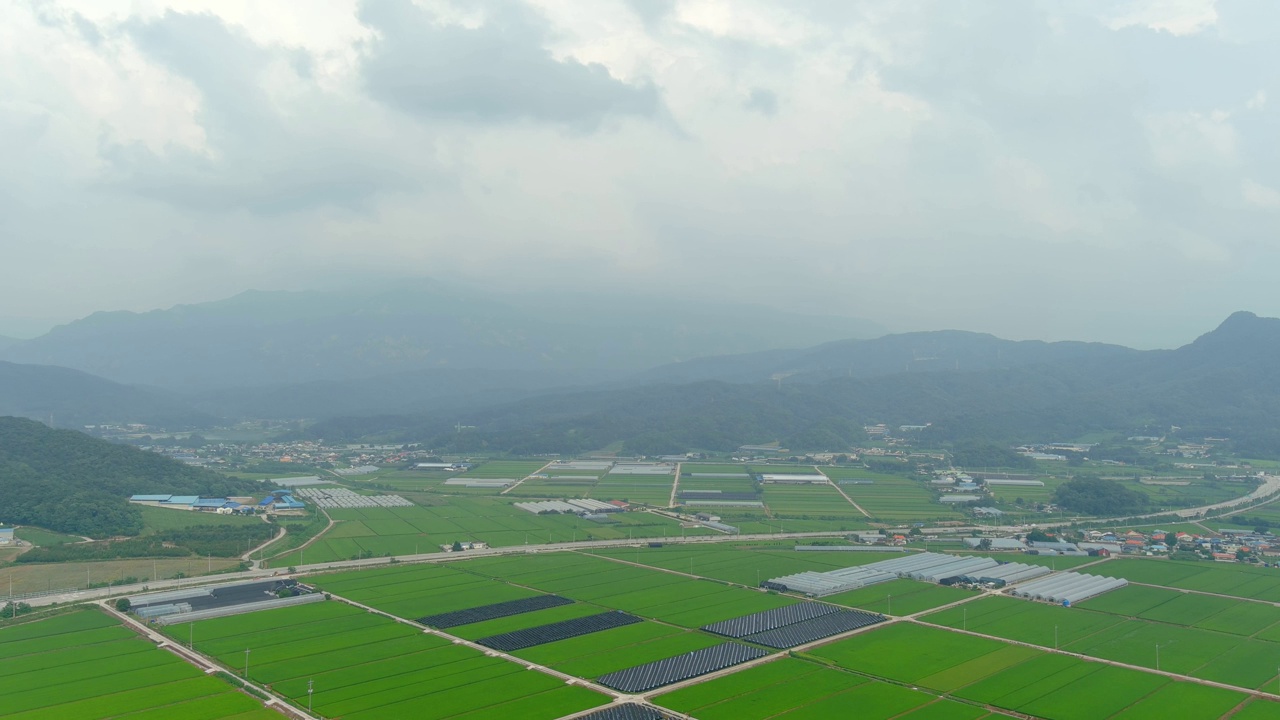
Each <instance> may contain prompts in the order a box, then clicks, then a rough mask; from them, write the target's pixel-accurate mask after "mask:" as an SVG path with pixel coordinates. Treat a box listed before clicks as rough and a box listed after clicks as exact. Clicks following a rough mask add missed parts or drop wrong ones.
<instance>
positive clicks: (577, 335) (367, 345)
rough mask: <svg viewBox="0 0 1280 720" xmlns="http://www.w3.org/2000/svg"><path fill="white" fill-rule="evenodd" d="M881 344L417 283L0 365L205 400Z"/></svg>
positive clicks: (102, 329) (57, 331)
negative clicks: (424, 378)
mask: <svg viewBox="0 0 1280 720" xmlns="http://www.w3.org/2000/svg"><path fill="white" fill-rule="evenodd" d="M566 286H567V287H570V286H571V284H568V285H566ZM877 334H880V330H879V328H877V327H875V326H874V325H872V324H871V323H868V322H866V321H863V320H858V319H856V318H831V317H814V316H806V315H794V314H787V313H780V312H777V311H772V310H767V309H761V308H756V307H750V306H740V305H727V304H714V303H705V302H704V303H691V302H682V301H677V300H665V299H655V298H630V297H626V296H622V295H614V296H604V297H602V296H599V295H590V296H589V295H575V294H572V293H570V292H561V293H541V294H537V295H518V294H503V293H501V292H498V291H495V290H494V289H491V288H490V289H476V288H458V287H451V286H446V285H442V284H440V283H433V282H419V283H413V284H409V283H402V284H392V285H388V286H385V287H379V288H373V289H360V290H341V291H338V290H334V291H310V292H256V291H255V292H246V293H242V294H240V295H237V296H235V297H232V298H229V299H226V300H221V301H218V302H211V303H203V304H197V305H180V306H177V307H174V308H170V309H168V310H156V311H152V312H146V313H131V312H110V313H95V314H94V315H91V316H89V317H87V318H84V319H82V320H77V321H75V322H72V323H69V324H67V325H62V326H59V327H57V328H54V329H53V330H52V331H50V332H49V333H47V334H46V335H44V336H41V337H38V338H34V339H32V340H28V341H24V342H22V343H19V344H17V345H14V346H11V347H8V348H7V349H0V357H3V358H4V359H8V360H10V361H13V362H22V363H35V364H42V365H58V366H63V367H70V368H74V369H77V370H82V371H84V372H88V373H92V374H94V375H98V376H101V377H104V378H108V379H110V380H113V381H116V382H121V383H126V384H135V385H148V386H156V387H161V388H166V389H171V390H179V391H183V392H205V391H211V390H220V389H227V388H249V387H263V386H281V385H294V386H296V385H300V384H306V383H313V382H328V381H345V380H353V379H364V378H374V377H378V376H389V375H394V374H396V373H406V372H420V371H424V370H429V369H441V368H463V369H486V370H495V371H510V370H514V371H521V372H534V371H556V372H575V371H584V370H589V371H607V372H609V373H611V374H614V375H617V376H621V375H623V374H627V373H632V372H637V371H640V370H643V369H647V368H650V367H653V366H656V365H660V364H664V363H669V362H674V361H677V360H682V359H688V358H693V357H699V356H704V355H717V354H726V353H735V352H744V351H747V350H756V349H760V348H771V347H789V346H790V347H793V346H798V345H809V344H813V343H816V342H822V341H825V340H831V339H834V338H839V337H869V336H874V335H877Z"/></svg>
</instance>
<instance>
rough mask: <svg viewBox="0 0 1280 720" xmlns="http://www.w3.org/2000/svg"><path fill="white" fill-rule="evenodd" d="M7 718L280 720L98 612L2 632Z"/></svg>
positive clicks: (1, 688) (0, 690)
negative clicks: (231, 719)
mask: <svg viewBox="0 0 1280 720" xmlns="http://www.w3.org/2000/svg"><path fill="white" fill-rule="evenodd" d="M0 648H3V650H2V651H0V697H3V698H4V701H3V713H4V716H5V717H10V718H15V719H16V718H21V719H22V720H36V719H37V718H50V719H52V718H59V719H66V720H78V719H80V718H84V719H86V720H87V719H88V718H99V717H118V716H128V717H131V718H148V717H184V718H200V717H209V718H214V717H236V718H241V720H265V719H266V718H278V717H279V715H278V714H276V713H275V712H273V711H271V710H266V709H263V708H262V705H261V703H260V702H258V701H256V700H254V699H253V698H251V697H249V696H247V695H244V694H242V693H240V692H237V691H236V690H235V689H234V688H232V687H230V686H229V685H227V684H226V683H224V682H222V681H220V680H218V679H216V678H212V677H208V676H206V675H204V674H203V673H202V672H200V671H199V670H198V669H196V668H194V667H192V666H190V665H188V664H187V663H185V662H183V661H182V660H180V659H178V658H177V657H176V656H174V655H172V654H170V653H168V652H165V651H163V650H159V649H157V648H156V647H155V646H154V645H152V644H151V643H149V642H147V641H146V640H144V639H143V638H142V637H140V636H138V635H137V634H135V633H134V632H132V631H130V630H127V629H125V628H124V627H122V626H120V625H119V624H118V623H117V622H116V620H115V619H114V618H111V617H109V616H107V615H106V614H105V613H102V612H101V611H98V610H83V611H80V612H75V613H70V614H66V615H59V616H56V617H51V618H48V619H44V620H39V621H36V622H31V623H26V624H23V625H18V626H13V627H6V628H3V629H0Z"/></svg>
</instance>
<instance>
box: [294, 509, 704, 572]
mask: <svg viewBox="0 0 1280 720" xmlns="http://www.w3.org/2000/svg"><path fill="white" fill-rule="evenodd" d="M515 501H516V500H514V499H512V500H508V499H505V498H504V499H496V498H462V497H453V498H448V501H447V502H442V503H441V504H438V505H425V506H414V507H397V508H359V509H347V508H343V509H334V510H330V511H329V515H330V516H331V517H332V518H333V519H334V520H336V521H337V524H336V525H335V526H334V527H333V528H332V529H331V530H329V531H328V532H327V533H325V534H324V535H322V536H321V537H320V539H319V540H317V541H316V542H315V543H313V544H312V545H311V546H310V547H308V548H306V549H305V550H303V551H300V552H290V553H288V554H285V555H282V556H280V557H277V558H273V559H272V560H271V561H270V566H271V567H286V566H290V565H302V564H313V563H321V562H330V561H333V560H350V559H355V558H359V557H382V556H387V555H411V554H419V553H430V552H438V551H439V550H440V545H452V544H453V543H454V541H462V542H472V541H478V542H485V543H488V544H489V545H490V546H492V547H507V546H512V545H521V544H526V543H527V544H530V545H537V544H543V543H552V542H571V541H574V540H592V539H596V540H617V539H622V538H628V537H635V538H662V537H666V536H667V535H681V534H686V533H687V534H690V535H699V534H711V533H713V532H714V531H712V530H708V529H705V528H691V529H685V530H682V529H681V528H680V525H679V523H678V522H677V521H675V520H673V519H671V518H667V517H663V516H661V515H655V514H651V513H644V512H628V513H616V514H614V515H613V516H612V519H614V520H616V521H617V522H612V523H607V524H605V523H596V522H592V521H590V520H583V519H582V518H580V517H578V516H576V515H534V514H532V513H529V512H526V511H524V510H521V509H520V508H517V507H514V506H513V505H512V504H511V503H512V502H515Z"/></svg>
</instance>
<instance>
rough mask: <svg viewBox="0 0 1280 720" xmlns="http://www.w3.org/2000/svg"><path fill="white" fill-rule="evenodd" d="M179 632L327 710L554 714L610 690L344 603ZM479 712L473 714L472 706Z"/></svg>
mask: <svg viewBox="0 0 1280 720" xmlns="http://www.w3.org/2000/svg"><path fill="white" fill-rule="evenodd" d="M166 630H167V632H169V634H170V635H171V636H172V637H174V638H175V639H177V640H179V641H186V639H187V637H188V632H190V633H191V634H192V636H193V637H194V639H195V649H196V650H199V651H201V652H204V653H207V654H210V655H212V656H214V657H216V658H217V659H218V660H219V661H220V662H222V663H223V664H224V665H225V666H226V667H228V668H232V669H233V670H237V671H239V672H243V667H244V663H245V657H246V656H245V649H248V650H249V655H248V660H249V672H248V674H249V677H250V678H251V679H253V680H255V681H258V682H262V683H267V684H269V685H270V687H271V689H272V690H273V691H274V692H276V693H277V694H280V695H283V696H284V697H286V698H288V699H290V700H291V701H292V702H293V703H295V704H296V705H299V706H301V707H305V706H306V703H307V695H308V693H307V690H308V686H309V685H310V686H311V687H312V688H313V689H314V695H313V696H312V697H311V700H312V702H313V708H314V710H315V712H316V713H318V714H320V715H323V716H325V717H343V718H358V719H367V720H372V719H375V718H400V717H415V718H446V717H454V716H460V715H464V714H465V715H466V716H467V717H473V716H474V717H495V718H496V717H503V716H508V714H509V713H516V715H515V716H519V717H529V718H554V717H559V716H561V715H564V714H571V713H574V712H579V711H582V710H585V709H587V708H590V707H593V706H595V705H600V704H602V703H603V702H604V701H605V700H606V698H604V697H603V696H601V695H598V694H596V693H594V692H591V691H589V690H585V689H583V688H580V687H573V686H567V685H565V684H564V683H563V682H561V681H560V680H558V679H556V678H554V677H551V676H549V675H545V674H543V673H538V672H530V671H528V670H526V669H525V668H524V667H523V666H522V665H518V664H515V663H511V662H507V661H505V660H502V659H500V658H495V657H488V656H486V655H484V654H482V653H479V652H477V651H475V650H471V649H470V648H465V647H460V646H457V645H453V644H452V643H450V642H449V641H448V640H446V639H443V638H440V637H437V636H434V635H429V634H424V633H422V632H421V631H419V630H416V629H414V628H413V627H410V626H408V625H404V624H401V623H396V622H394V621H392V620H388V619H387V618H385V617H382V616H380V615H371V614H369V613H366V612H364V611H362V610H359V609H357V608H354V607H351V606H349V605H346V604H343V603H339V602H328V603H316V604H313V605H305V606H300V607H293V608H281V609H278V610H266V611H262V612H258V613H254V614H252V615H248V616H237V617H232V618H219V619H215V620H205V621H198V622H196V623H195V624H194V627H188V626H187V625H186V624H175V625H171V626H169V627H168V628H166ZM472 714H474V715H472Z"/></svg>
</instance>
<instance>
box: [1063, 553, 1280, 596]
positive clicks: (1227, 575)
mask: <svg viewBox="0 0 1280 720" xmlns="http://www.w3.org/2000/svg"><path fill="white" fill-rule="evenodd" d="M1081 572H1086V573H1089V574H1091V575H1109V576H1111V577H1122V578H1126V579H1128V580H1129V581H1130V582H1138V583H1146V584H1149V585H1161V586H1164V587H1171V588H1178V589H1181V590H1198V591H1201V592H1210V593H1215V594H1218V595H1232V596H1235V597H1241V598H1250V599H1254V600H1265V601H1266V602H1272V603H1277V602H1280V569H1277V568H1263V567H1253V566H1250V565H1242V564H1237V563H1230V564H1222V563H1212V562H1206V561H1201V562H1184V561H1179V560H1165V559H1129V558H1113V559H1111V560H1108V561H1107V562H1105V563H1100V564H1097V565H1092V566H1090V567H1087V568H1085V569H1083V570H1081Z"/></svg>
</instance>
